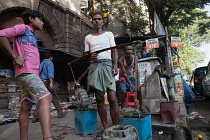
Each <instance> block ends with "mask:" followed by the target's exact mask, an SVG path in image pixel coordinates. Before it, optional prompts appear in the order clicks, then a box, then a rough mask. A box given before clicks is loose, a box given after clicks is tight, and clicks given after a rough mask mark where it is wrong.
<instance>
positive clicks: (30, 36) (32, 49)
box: [0, 24, 40, 76]
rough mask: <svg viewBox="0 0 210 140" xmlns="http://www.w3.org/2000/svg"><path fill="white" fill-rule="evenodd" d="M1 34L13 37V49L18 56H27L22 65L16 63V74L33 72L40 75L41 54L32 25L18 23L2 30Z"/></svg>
mask: <svg viewBox="0 0 210 140" xmlns="http://www.w3.org/2000/svg"><path fill="white" fill-rule="evenodd" d="M0 36H4V37H7V38H10V37H14V38H13V50H14V52H15V54H16V56H26V57H25V62H24V63H23V65H22V67H18V66H17V65H14V68H15V76H18V75H20V74H22V73H31V74H36V75H38V76H39V65H40V56H39V50H38V45H37V39H36V37H35V35H34V33H33V30H32V28H31V27H30V26H28V25H25V24H18V25H16V26H14V27H11V28H6V29H3V30H0Z"/></svg>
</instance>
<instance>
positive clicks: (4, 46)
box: [0, 37, 25, 66]
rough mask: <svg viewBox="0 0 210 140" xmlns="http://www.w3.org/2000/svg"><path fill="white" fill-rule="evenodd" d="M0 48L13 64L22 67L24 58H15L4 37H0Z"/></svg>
mask: <svg viewBox="0 0 210 140" xmlns="http://www.w3.org/2000/svg"><path fill="white" fill-rule="evenodd" d="M0 47H1V48H2V49H3V50H4V51H6V53H7V54H8V55H9V56H10V57H11V58H12V60H13V61H14V63H15V64H16V65H18V66H22V65H23V63H24V57H25V56H16V55H15V53H14V52H13V50H12V48H11V46H10V43H9V40H8V38H6V37H0Z"/></svg>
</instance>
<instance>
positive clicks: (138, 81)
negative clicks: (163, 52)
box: [134, 56, 141, 90]
mask: <svg viewBox="0 0 210 140" xmlns="http://www.w3.org/2000/svg"><path fill="white" fill-rule="evenodd" d="M134 63H135V70H136V76H137V78H136V80H137V82H136V84H137V90H141V84H140V75H139V68H138V57H137V56H135V61H134Z"/></svg>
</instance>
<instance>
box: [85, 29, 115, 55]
mask: <svg viewBox="0 0 210 140" xmlns="http://www.w3.org/2000/svg"><path fill="white" fill-rule="evenodd" d="M114 46H116V44H115V41H114V35H113V33H112V32H104V33H103V34H101V35H98V36H94V35H91V34H89V35H87V36H86V37H85V52H87V51H90V52H91V53H92V52H95V51H98V50H101V49H105V48H110V47H114ZM97 58H98V59H112V57H111V50H108V51H104V52H101V53H99V54H98V56H97Z"/></svg>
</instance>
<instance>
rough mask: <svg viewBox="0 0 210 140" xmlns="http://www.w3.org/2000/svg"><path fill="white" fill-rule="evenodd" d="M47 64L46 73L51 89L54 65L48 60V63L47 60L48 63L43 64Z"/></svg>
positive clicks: (51, 88)
mask: <svg viewBox="0 0 210 140" xmlns="http://www.w3.org/2000/svg"><path fill="white" fill-rule="evenodd" d="M45 65H46V66H47V74H48V77H49V80H50V87H49V88H50V90H53V88H54V83H53V78H54V65H53V63H52V62H51V61H50V63H49V62H48V64H45Z"/></svg>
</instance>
